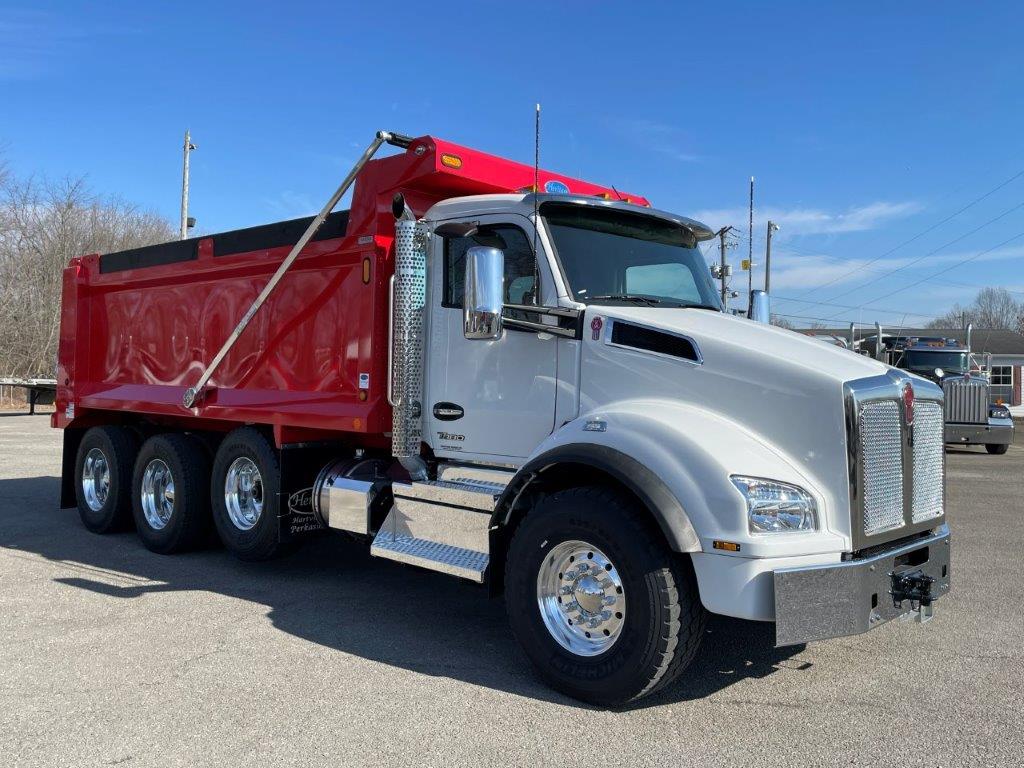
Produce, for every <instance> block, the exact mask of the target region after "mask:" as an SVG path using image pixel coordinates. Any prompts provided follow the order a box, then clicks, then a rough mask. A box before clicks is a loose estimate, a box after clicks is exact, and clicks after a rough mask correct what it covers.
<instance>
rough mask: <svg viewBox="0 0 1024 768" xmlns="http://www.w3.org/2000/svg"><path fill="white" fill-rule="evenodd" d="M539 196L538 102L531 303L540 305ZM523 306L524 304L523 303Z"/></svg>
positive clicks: (534, 166) (534, 140) (534, 155)
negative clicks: (538, 252) (538, 253)
mask: <svg viewBox="0 0 1024 768" xmlns="http://www.w3.org/2000/svg"><path fill="white" fill-rule="evenodd" d="M539 194H540V102H539V101H538V102H537V109H536V111H535V112H534V119H533V303H534V304H538V303H540V296H539V294H540V263H539V261H540V260H539V258H538V256H537V230H538V229H540V215H539V213H538V200H537V195H539ZM523 303H524V304H525V303H526V302H523Z"/></svg>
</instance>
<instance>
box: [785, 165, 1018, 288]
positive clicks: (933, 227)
mask: <svg viewBox="0 0 1024 768" xmlns="http://www.w3.org/2000/svg"><path fill="white" fill-rule="evenodd" d="M1021 176H1024V170H1021V171H1018V172H1017V173H1015V174H1014V175H1013V176H1011V177H1010V178H1008V179H1007V180H1006V181H1004V182H1002V183H1000V184H998V185H997V186H995V187H993V188H992V189H990V190H989V191H988V192H986V193H985V194H983V195H981V196H980V197H976V198H975V199H974V200H972V201H971V202H969V203H968V204H967V205H965V206H963V207H962V208H960V209H958V210H957V211H955V212H954V213H951V214H949V216H947V217H946V218H944V219H942V220H941V221H938V222H936V223H935V224H933V225H931V226H930V227H928V228H927V229H925V230H923V231H921V232H918V233H917V234H916V235H914V236H913V237H911V238H910V239H909V240H904V241H903V242H902V243H900V244H899V245H897V246H895V247H893V248H890V249H889V250H888V251H886V252H885V253H883V254H882V255H881V256H876V257H875V258H874V259H871V260H870V261H868V262H866V263H865V266H866V265H867V264H874V263H875V262H876V261H879V260H880V259H884V258H885V257H886V256H889V255H891V254H893V253H895V252H896V251H898V250H899V249H900V248H902V247H903V246H905V245H909V244H910V243H912V242H914V241H915V240H917V239H919V238H921V237H923V236H924V235H927V234H928V233H929V232H933V231H934V230H936V229H938V228H939V227H941V226H942V225H943V224H945V223H946V222H947V221H949V220H951V219H954V218H956V217H957V216H959V215H960V214H961V213H963V212H964V211H966V210H968V209H969V208H973V207H974V206H975V205H977V204H978V203H980V202H981V201H982V200H984V199H986V198H988V197H991V196H992V195H994V194H995V193H996V192H998V191H999V190H1000V189H1002V188H1003V187H1005V186H1006V185H1007V184H1010V183H1011V182H1013V181H1015V180H1017V179H1019V178H1020V177H1021ZM859 269H861V267H857V268H856V269H853V270H851V271H850V272H847V273H846V274H843V275H840V276H839V277H837V278H834V279H833V280H831V281H829V282H828V283H825V284H824V285H821V286H818V287H817V288H815V289H814V290H820V289H821V288H824V287H826V286H829V285H834V284H835V283H837V282H839V281H840V280H842V279H844V278H846V277H848V276H849V275H852V274H853V273H855V272H857V271H858V270H859ZM809 292H810V291H808V292H807V293H809ZM801 295H806V293H805V294H801Z"/></svg>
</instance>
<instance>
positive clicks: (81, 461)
mask: <svg viewBox="0 0 1024 768" xmlns="http://www.w3.org/2000/svg"><path fill="white" fill-rule="evenodd" d="M138 450H139V441H138V438H137V437H136V436H135V433H134V432H132V431H131V430H130V429H127V428H125V427H114V426H110V427H93V428H92V429H90V430H89V431H88V432H86V433H85V435H84V436H83V437H82V442H81V443H80V444H79V446H78V453H77V454H76V455H75V501H76V502H77V503H78V514H79V516H80V517H81V518H82V524H83V525H84V526H85V527H86V528H88V529H89V530H90V531H92V532H93V533H113V532H114V531H127V530H131V527H132V492H131V482H132V466H133V464H134V463H135V455H136V453H137V452H138ZM94 451H99V453H100V454H102V456H103V460H104V463H105V466H106V471H107V473H108V474H107V477H109V482H108V484H107V486H106V494H105V497H104V498H103V499H102V500H101V499H99V498H97V497H96V495H95V494H90V495H89V497H88V498H87V494H86V492H85V489H84V487H83V485H82V478H83V474H84V470H85V462H86V458H87V457H89V455H90V453H92V455H93V456H96V454H95V453H93V452H94ZM90 501H91V502H92V503H91V505H90ZM97 504H99V507H98V508H97V509H93V506H96V505H97Z"/></svg>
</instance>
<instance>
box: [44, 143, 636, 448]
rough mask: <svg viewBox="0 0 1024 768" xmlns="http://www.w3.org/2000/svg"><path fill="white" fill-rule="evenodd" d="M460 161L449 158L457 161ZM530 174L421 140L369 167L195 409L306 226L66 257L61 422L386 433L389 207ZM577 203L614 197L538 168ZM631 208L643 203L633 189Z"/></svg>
mask: <svg viewBox="0 0 1024 768" xmlns="http://www.w3.org/2000/svg"><path fill="white" fill-rule="evenodd" d="M453 158H455V159H453ZM533 180H534V170H533V168H532V167H531V166H527V165H523V164H520V163H514V162H511V161H509V160H504V159H501V158H498V157H494V156H493V155H487V154H484V153H482V152H477V151H475V150H471V149H468V148H466V147H461V146H458V145H455V144H451V143H448V142H443V141H440V140H437V139H434V138H432V137H429V136H426V137H422V138H419V139H414V140H413V141H412V142H411V144H410V145H409V147H408V149H406V150H405V151H404V152H403V153H401V154H398V155H394V156H391V157H386V158H382V159H379V160H373V161H371V162H369V163H368V164H367V165H366V166H365V167H364V168H363V170H362V172H361V173H360V174H359V177H358V178H357V181H356V185H355V190H354V193H353V198H352V208H351V210H350V211H339V212H337V213H334V214H331V216H330V217H329V218H328V220H327V221H326V222H325V223H324V225H323V227H322V228H321V229H320V231H319V233H318V234H317V236H316V237H315V238H314V240H313V241H311V242H310V243H309V244H308V245H307V246H306V247H305V249H304V250H303V252H302V254H301V255H300V256H299V257H298V259H297V260H296V261H295V263H294V264H293V266H292V268H291V269H290V270H289V272H288V273H287V274H286V275H285V277H284V279H283V280H282V282H281V283H280V285H278V287H277V289H276V290H275V291H274V293H272V294H271V296H270V298H269V299H268V301H267V303H266V304H265V305H264V306H263V308H262V309H261V310H260V311H259V313H258V314H257V315H256V316H255V317H254V318H253V320H252V322H251V323H250V324H249V326H248V328H247V329H246V330H245V332H244V333H243V334H242V336H241V338H240V339H239V340H238V342H237V343H236V345H235V346H234V348H233V349H232V350H231V352H230V353H229V354H228V356H227V357H226V358H225V360H224V361H223V363H222V364H221V365H220V367H219V368H218V369H217V371H216V373H215V374H214V376H213V378H212V379H211V381H210V384H209V388H208V390H207V392H206V395H205V397H204V399H203V400H202V401H201V402H200V403H199V406H198V407H197V408H192V409H187V408H185V407H184V406H183V405H182V397H183V395H184V393H185V390H186V389H187V388H188V387H189V386H191V385H193V384H195V383H196V381H197V380H198V379H199V376H200V375H201V373H202V371H203V369H204V367H205V366H206V364H207V363H208V362H209V361H210V360H211V359H212V358H213V356H214V355H215V354H216V353H217V351H218V350H219V349H220V347H221V345H222V344H223V343H224V341H225V339H226V338H227V337H228V335H229V334H230V333H231V331H232V330H233V329H234V328H235V326H236V325H237V323H238V321H239V320H240V319H241V317H242V315H243V314H244V313H245V311H246V310H247V309H248V308H249V306H250V305H251V304H252V301H253V300H254V299H255V298H256V296H257V294H258V293H259V292H260V290H261V289H262V288H263V286H264V285H265V284H266V282H267V280H268V279H269V278H270V276H271V275H272V274H273V273H274V271H275V270H276V269H277V267H278V266H279V265H280V263H281V261H282V260H283V259H284V257H285V256H286V255H287V254H288V251H289V250H290V249H291V247H292V246H293V245H294V244H295V243H296V242H297V241H298V239H299V237H300V236H301V234H302V233H303V232H304V231H305V229H306V227H307V226H308V224H309V222H310V219H297V220H294V221H286V222H279V223H275V224H269V225H266V226H261V227H253V228H250V229H243V230H237V231H234V232H226V233H223V234H219V235H211V236H208V237H199V238H193V239H190V240H184V241H177V242H172V243H164V244H161V245H154V246H149V247H147V248H139V249H135V250H132V251H124V252H120V253H110V254H105V255H98V254H93V255H89V256H82V257H77V258H74V259H72V260H71V263H70V264H69V266H68V267H67V269H65V270H64V287H63V297H62V307H61V323H60V351H59V356H58V365H57V385H58V386H57V412H56V413H55V414H54V417H53V424H54V426H57V427H66V426H69V425H72V424H73V425H74V426H89V425H90V424H93V423H97V422H101V421H106V422H109V421H110V420H111V415H112V414H111V413H110V412H111V411H116V412H130V413H132V414H147V415H149V416H150V417H152V418H153V419H154V420H156V421H160V420H166V421H169V422H170V421H173V422H174V423H177V424H181V423H182V422H187V421H188V420H195V419H198V420H201V422H202V426H203V427H204V428H207V429H209V428H215V427H222V428H225V429H226V428H230V427H231V426H233V425H235V424H237V423H238V422H253V423H260V424H270V425H273V426H274V431H275V436H276V437H277V440H278V442H279V443H285V442H295V441H299V440H308V439H317V438H326V437H330V436H335V437H336V436H337V433H339V432H348V433H363V434H364V435H365V436H366V437H364V440H363V441H364V442H365V440H366V438H367V437H369V438H371V439H372V437H374V436H381V435H382V434H383V433H384V432H387V431H389V430H390V428H391V409H390V406H389V405H388V402H387V395H386V391H385V390H386V386H387V371H386V364H387V357H388V354H387V353H388V350H387V343H388V329H387V324H388V317H387V312H388V297H387V285H388V280H389V278H390V277H391V274H392V272H393V258H392V257H393V254H392V247H391V246H392V241H393V238H394V221H393V218H392V214H391V199H392V197H393V196H394V194H395V193H396V192H402V193H403V194H404V195H405V197H406V201H407V203H408V204H409V206H410V207H411V208H412V210H413V211H414V212H415V213H416V215H418V216H421V215H423V214H424V213H425V212H426V210H427V209H428V208H429V207H430V206H431V205H433V204H434V203H436V202H438V201H439V200H443V199H446V198H450V197H456V196H462V195H473V194H490V193H500V192H516V191H529V189H531V188H532V186H533ZM549 182H552V183H553V184H554V186H555V187H558V188H561V187H560V186H559V185H558V184H557V183H558V182H561V183H562V184H563V185H564V186H565V187H567V188H568V189H569V190H570V191H572V192H573V193H577V194H594V195H603V194H611V190H610V189H607V188H604V187H598V186H595V185H593V184H588V183H586V182H582V181H578V180H575V179H571V178H568V177H565V176H560V175H558V174H553V173H550V172H548V171H541V172H540V185H541V188H545V186H548V187H549V188H550V186H551V185H549ZM633 200H634V201H636V202H638V203H641V204H643V203H645V202H646V201H645V200H643V198H638V197H636V196H633Z"/></svg>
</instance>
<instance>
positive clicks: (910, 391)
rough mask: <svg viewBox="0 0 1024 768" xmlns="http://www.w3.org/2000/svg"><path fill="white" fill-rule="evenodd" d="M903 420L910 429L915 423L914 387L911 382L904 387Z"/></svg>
mask: <svg viewBox="0 0 1024 768" xmlns="http://www.w3.org/2000/svg"><path fill="white" fill-rule="evenodd" d="M903 418H905V419H906V420H907V426H908V427H909V426H911V425H912V424H913V423H914V385H913V384H911V383H910V382H909V381H908V382H907V383H906V384H904V385H903Z"/></svg>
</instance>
